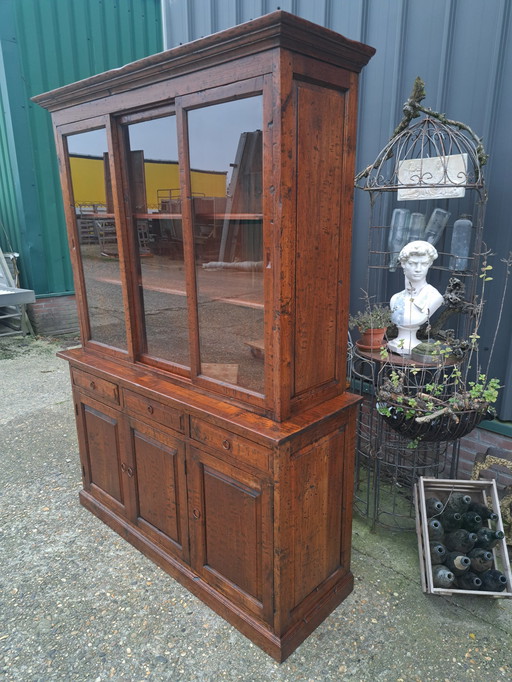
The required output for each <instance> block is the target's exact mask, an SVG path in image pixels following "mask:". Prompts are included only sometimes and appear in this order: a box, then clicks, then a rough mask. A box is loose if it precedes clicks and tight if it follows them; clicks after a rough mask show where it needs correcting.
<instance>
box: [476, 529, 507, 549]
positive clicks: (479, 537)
mask: <svg viewBox="0 0 512 682" xmlns="http://www.w3.org/2000/svg"><path fill="white" fill-rule="evenodd" d="M504 537H505V533H504V532H503V531H502V530H491V529H490V528H486V527H485V526H482V528H479V529H478V531H477V533H476V542H475V547H483V548H484V549H492V548H493V547H495V546H496V545H497V544H498V542H499V541H500V540H503V538H504Z"/></svg>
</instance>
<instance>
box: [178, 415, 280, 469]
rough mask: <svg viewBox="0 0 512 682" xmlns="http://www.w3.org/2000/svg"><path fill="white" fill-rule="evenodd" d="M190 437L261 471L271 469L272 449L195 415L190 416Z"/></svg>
mask: <svg viewBox="0 0 512 682" xmlns="http://www.w3.org/2000/svg"><path fill="white" fill-rule="evenodd" d="M190 437H191V438H192V439H193V440H195V441H198V442H199V443H203V445H208V446H209V447H211V448H214V449H215V450H220V451H221V452H222V453H224V454H226V455H228V456H230V457H232V458H233V459H235V460H237V461H240V462H245V463H246V464H249V465H250V466H253V467H256V468H257V469H260V470H261V471H268V470H269V469H270V451H269V450H267V449H266V448H264V447H263V446H262V445H258V444H257V443H253V442H252V441H250V440H247V439H246V438H242V436H239V435H237V434H235V433H231V432H230V431H226V430H224V429H221V428H218V427H217V426H213V425H212V424H208V423H207V422H204V421H202V420H201V419H196V418H195V417H191V418H190Z"/></svg>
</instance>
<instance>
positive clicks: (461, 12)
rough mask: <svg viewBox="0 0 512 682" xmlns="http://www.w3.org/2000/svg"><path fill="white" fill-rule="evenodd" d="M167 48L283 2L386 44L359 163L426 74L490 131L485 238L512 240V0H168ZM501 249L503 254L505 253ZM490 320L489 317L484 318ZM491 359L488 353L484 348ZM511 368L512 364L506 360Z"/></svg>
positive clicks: (370, 87)
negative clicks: (414, 84) (426, 0)
mask: <svg viewBox="0 0 512 682" xmlns="http://www.w3.org/2000/svg"><path fill="white" fill-rule="evenodd" d="M162 1H163V3H164V30H165V32H166V37H165V39H164V42H165V44H166V46H167V47H173V46H175V45H177V44H179V43H183V42H187V41H189V40H193V39H196V38H199V37H201V36H203V35H207V34H209V33H212V32H215V31H219V30H222V29H224V28H227V27H229V26H233V25H235V24H238V23H240V22H242V21H246V20H249V19H252V18H254V17H256V16H260V15H261V14H265V13H267V12H271V11H273V10H275V9H277V8H278V7H279V8H281V9H283V10H285V11H288V12H292V13H294V14H297V15H299V16H301V17H303V18H305V19H309V20H310V21H314V22H316V23H318V24H322V25H324V26H328V27H329V28H332V29H333V30H335V31H338V32H339V33H342V34H343V35H345V36H347V37H348V38H352V39H354V40H359V41H362V42H364V43H367V44H369V45H372V46H373V47H375V48H376V49H377V54H376V55H375V57H373V59H372V60H371V61H370V63H369V65H368V66H367V67H366V68H365V69H364V71H363V74H362V79H361V94H360V121H359V132H358V156H357V168H358V169H362V168H364V167H365V166H366V165H368V164H369V163H371V162H372V161H373V160H374V159H375V157H376V156H377V154H378V152H379V151H380V149H382V147H383V146H384V145H385V143H386V142H387V140H388V139H389V137H390V135H391V133H392V131H393V129H394V127H395V125H396V124H397V123H398V121H399V120H400V118H401V108H402V104H403V102H404V101H405V100H406V99H407V97H408V96H409V93H410V91H411V89H412V84H413V81H414V79H415V77H416V76H418V75H419V76H421V77H422V78H423V79H424V81H425V83H426V90H427V99H426V100H425V102H424V104H426V105H427V106H429V107H431V108H432V109H435V110H437V111H442V112H446V113H447V115H448V116H449V117H450V118H452V119H455V120H460V121H464V122H465V123H466V124H468V125H470V126H471V127H472V128H473V130H475V131H476V132H477V133H478V135H480V136H481V137H483V140H484V144H485V147H486V151H487V152H488V153H489V154H490V160H489V164H488V166H487V167H486V169H485V171H486V180H487V184H488V188H489V203H488V207H487V217H486V226H485V237H484V238H485V240H486V242H487V243H488V244H489V246H491V247H492V248H493V249H494V250H496V251H497V252H498V256H499V257H504V256H506V255H507V254H508V252H509V251H510V250H511V249H512V221H511V219H510V215H511V213H512V211H511V207H510V206H509V205H508V201H509V197H510V188H509V185H510V180H509V178H510V176H511V171H510V164H511V159H512V134H511V125H510V111H511V110H512V3H511V2H510V1H509V0H486V1H483V0H429V2H425V1H424V0H315V2H311V1H310V0H280V1H278V2H271V1H270V0H188V1H186V0H162ZM363 194H364V193H362V192H356V201H355V216H354V218H355V221H354V247H353V261H354V265H355V266H354V267H353V276H352V300H353V303H354V305H357V303H358V296H359V294H358V292H360V289H361V287H363V286H364V284H365V278H366V274H365V268H364V265H365V263H366V261H367V245H368V232H367V226H368V197H366V196H364V195H363ZM497 260H498V258H497V259H496V261H497ZM495 270H496V272H495V273H494V276H495V279H494V282H493V285H494V287H495V288H494V291H493V293H492V294H491V295H490V296H489V301H488V304H487V309H486V317H485V320H486V321H488V323H484V325H483V332H482V342H481V347H482V348H483V349H484V356H485V348H488V346H489V344H490V342H491V340H492V335H493V332H494V328H495V320H496V317H497V313H498V301H497V298H498V293H499V291H500V287H501V283H502V282H503V270H502V271H501V273H499V272H497V271H498V270H499V268H498V265H497V263H496V265H495ZM511 310H512V296H510V295H508V297H507V301H506V304H505V312H504V316H503V321H502V326H501V329H500V335H499V339H498V343H497V347H496V350H495V355H494V357H495V360H494V362H493V365H494V366H491V374H496V375H498V376H501V378H502V380H503V382H504V383H506V388H505V390H504V394H503V399H502V404H501V411H500V417H501V418H502V419H507V420H512V342H511V339H512V315H511ZM484 322H485V321H484ZM484 366H485V357H484ZM504 368H508V369H504Z"/></svg>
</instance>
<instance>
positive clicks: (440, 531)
mask: <svg viewBox="0 0 512 682" xmlns="http://www.w3.org/2000/svg"><path fill="white" fill-rule="evenodd" d="M427 528H428V536H429V538H430V539H431V540H442V539H443V537H444V528H443V526H442V525H441V521H439V519H429V521H428V523H427Z"/></svg>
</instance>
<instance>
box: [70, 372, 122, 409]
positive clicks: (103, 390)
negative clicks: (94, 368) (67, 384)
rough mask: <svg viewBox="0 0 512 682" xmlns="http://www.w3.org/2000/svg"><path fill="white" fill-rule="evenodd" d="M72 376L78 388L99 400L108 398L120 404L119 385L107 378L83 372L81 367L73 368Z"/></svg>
mask: <svg viewBox="0 0 512 682" xmlns="http://www.w3.org/2000/svg"><path fill="white" fill-rule="evenodd" d="M71 376H72V377H73V384H74V385H75V386H77V387H78V388H81V389H83V390H85V391H88V392H89V393H91V394H92V395H94V396H95V397H96V398H98V400H108V401H109V402H111V403H115V404H116V405H119V387H118V385H117V384H114V383H113V382H112V381H107V380H106V379H100V378H99V377H97V376H94V374H89V373H88V372H82V370H80V369H73V370H71Z"/></svg>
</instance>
